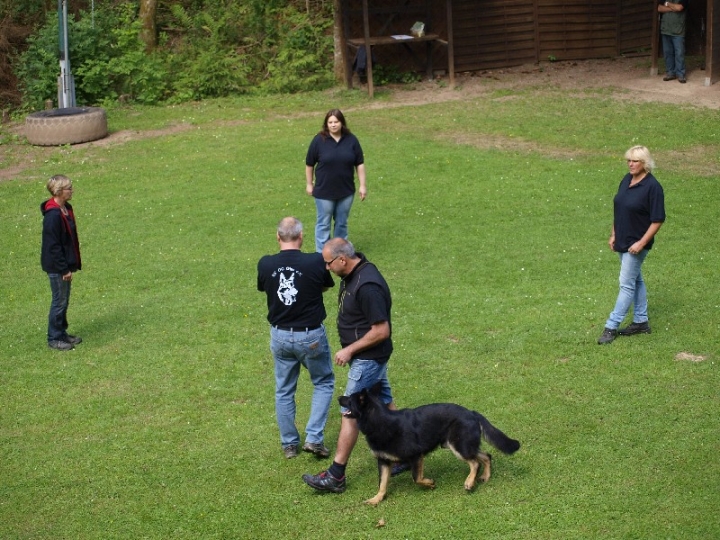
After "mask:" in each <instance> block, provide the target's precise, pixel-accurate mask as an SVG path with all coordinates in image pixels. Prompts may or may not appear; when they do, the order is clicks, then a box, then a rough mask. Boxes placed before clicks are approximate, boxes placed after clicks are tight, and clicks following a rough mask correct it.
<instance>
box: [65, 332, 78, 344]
mask: <svg viewBox="0 0 720 540" xmlns="http://www.w3.org/2000/svg"><path fill="white" fill-rule="evenodd" d="M64 340H65V341H67V342H68V343H70V344H72V345H77V344H78V343H82V338H81V337H80V336H71V335H70V334H65V338H64Z"/></svg>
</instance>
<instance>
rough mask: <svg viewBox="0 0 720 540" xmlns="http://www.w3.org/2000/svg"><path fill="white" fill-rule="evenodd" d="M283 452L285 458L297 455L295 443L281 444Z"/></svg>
mask: <svg viewBox="0 0 720 540" xmlns="http://www.w3.org/2000/svg"><path fill="white" fill-rule="evenodd" d="M283 453H284V454H285V459H292V458H294V457H297V455H298V451H297V445H296V444H288V445H287V446H283Z"/></svg>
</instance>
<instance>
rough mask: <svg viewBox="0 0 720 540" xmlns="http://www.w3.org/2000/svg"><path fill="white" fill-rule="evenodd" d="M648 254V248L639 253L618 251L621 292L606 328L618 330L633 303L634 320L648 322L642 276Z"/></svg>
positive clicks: (645, 290) (645, 292)
mask: <svg viewBox="0 0 720 540" xmlns="http://www.w3.org/2000/svg"><path fill="white" fill-rule="evenodd" d="M647 254H648V250H647V249H643V250H642V251H641V252H640V253H638V254H637V255H633V254H631V253H627V252H626V253H618V255H619V256H620V292H619V293H618V297H617V301H616V302H615V309H613V311H612V313H610V317H609V318H608V320H607V322H606V323H605V328H609V329H611V330H617V329H618V328H619V327H620V324H621V323H622V322H623V319H625V316H626V315H627V314H628V311H630V306H631V305H634V309H633V319H632V320H633V322H635V323H642V322H647V320H648V301H647V289H646V288H645V281H644V280H643V277H642V264H643V262H644V261H645V257H647Z"/></svg>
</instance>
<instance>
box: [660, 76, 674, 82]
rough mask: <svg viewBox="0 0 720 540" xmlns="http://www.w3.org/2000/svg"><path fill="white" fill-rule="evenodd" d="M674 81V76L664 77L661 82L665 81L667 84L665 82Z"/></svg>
mask: <svg viewBox="0 0 720 540" xmlns="http://www.w3.org/2000/svg"><path fill="white" fill-rule="evenodd" d="M675 79H677V77H676V76H675V75H665V76H664V77H663V81H665V82H667V81H674V80H675Z"/></svg>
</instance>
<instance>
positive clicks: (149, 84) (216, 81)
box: [15, 0, 333, 110]
mask: <svg viewBox="0 0 720 540" xmlns="http://www.w3.org/2000/svg"><path fill="white" fill-rule="evenodd" d="M137 17H138V14H137V6H136V5H135V3H134V2H130V1H120V2H116V3H115V5H109V6H108V5H104V6H96V8H95V10H94V12H93V14H92V16H90V13H89V12H87V11H80V12H79V14H78V16H77V17H72V16H71V17H69V19H70V20H69V21H68V27H69V29H68V32H69V36H70V39H69V43H70V61H71V65H72V72H73V75H74V77H75V88H76V98H77V103H78V104H82V105H95V104H103V103H104V104H109V103H110V102H113V101H115V100H117V99H118V98H119V97H120V96H124V97H125V98H126V99H127V100H130V101H135V102H139V103H145V104H153V103H159V102H164V101H167V102H182V101H187V100H199V99H203V98H212V97H224V96H229V95H237V94H242V93H258V92H260V93H272V92H296V91H301V90H309V89H318V88H326V87H328V86H330V85H331V84H332V83H333V78H332V56H333V55H332V46H333V43H332V3H331V2H327V3H323V8H322V9H321V10H320V12H319V13H314V14H311V13H309V12H308V11H307V10H302V9H299V8H298V7H296V6H294V5H293V2H288V1H287V0H271V1H264V0H251V1H249V2H242V3H238V2H231V1H226V2H218V3H215V2H212V3H210V2H207V3H205V2H200V1H198V2H191V1H185V2H178V3H173V4H172V5H170V6H169V9H167V10H164V11H162V10H161V11H160V12H159V13H158V21H157V27H158V28H160V29H161V32H160V36H159V38H160V39H159V46H158V48H157V49H156V50H155V51H154V52H152V53H147V52H146V51H145V47H144V44H143V43H142V42H141V41H140V39H139V35H140V31H141V22H140V21H139V20H138V18H137ZM57 41H58V31H57V15H56V13H54V12H52V13H48V14H47V17H46V20H45V23H44V24H43V25H42V26H41V27H40V28H39V30H38V31H37V32H36V33H35V34H34V35H33V36H32V37H31V38H30V39H29V41H28V45H29V46H28V49H27V51H25V52H24V53H23V54H22V55H20V56H19V58H18V60H17V62H16V63H15V72H16V74H17V76H18V78H19V80H20V85H21V87H22V90H23V93H24V99H23V103H24V108H25V109H27V110H33V109H38V108H41V107H42V104H43V102H44V101H45V100H46V99H50V98H54V97H55V96H56V94H57V76H58V73H59V68H58V54H57V51H58V43H57Z"/></svg>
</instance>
